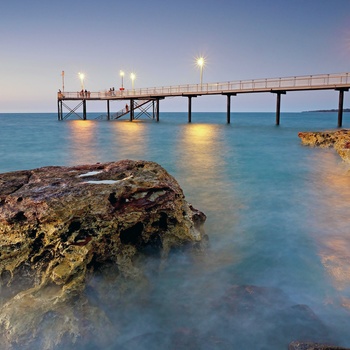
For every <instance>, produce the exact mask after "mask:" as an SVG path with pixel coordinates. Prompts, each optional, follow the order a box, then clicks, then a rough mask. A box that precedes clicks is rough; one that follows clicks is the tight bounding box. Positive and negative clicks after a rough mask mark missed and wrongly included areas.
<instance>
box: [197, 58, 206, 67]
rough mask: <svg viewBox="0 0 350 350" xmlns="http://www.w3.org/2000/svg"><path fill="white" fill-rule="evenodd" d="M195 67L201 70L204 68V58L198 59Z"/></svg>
mask: <svg viewBox="0 0 350 350" xmlns="http://www.w3.org/2000/svg"><path fill="white" fill-rule="evenodd" d="M197 65H198V66H199V67H200V68H202V67H203V66H204V57H199V58H198V59H197Z"/></svg>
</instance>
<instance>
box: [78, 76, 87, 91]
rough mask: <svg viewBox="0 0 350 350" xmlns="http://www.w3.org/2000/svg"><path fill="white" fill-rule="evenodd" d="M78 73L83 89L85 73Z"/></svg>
mask: <svg viewBox="0 0 350 350" xmlns="http://www.w3.org/2000/svg"><path fill="white" fill-rule="evenodd" d="M78 75H79V78H80V84H81V89H82V90H83V91H84V78H85V75H84V73H80V72H79V73H78Z"/></svg>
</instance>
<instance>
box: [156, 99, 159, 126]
mask: <svg viewBox="0 0 350 350" xmlns="http://www.w3.org/2000/svg"><path fill="white" fill-rule="evenodd" d="M156 102H157V103H156V121H157V122H159V97H158V98H157V99H156Z"/></svg>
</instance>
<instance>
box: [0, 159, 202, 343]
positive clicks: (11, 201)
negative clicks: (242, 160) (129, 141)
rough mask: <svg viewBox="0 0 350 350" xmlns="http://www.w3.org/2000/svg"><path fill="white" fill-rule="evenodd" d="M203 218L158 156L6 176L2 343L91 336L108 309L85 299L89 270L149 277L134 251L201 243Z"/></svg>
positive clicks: (0, 213)
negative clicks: (104, 268)
mask: <svg viewBox="0 0 350 350" xmlns="http://www.w3.org/2000/svg"><path fill="white" fill-rule="evenodd" d="M204 221H205V215H204V214H203V213H201V212H199V211H197V210H195V209H193V208H192V207H191V205H189V204H188V203H187V202H186V200H185V198H184V195H183V192H182V190H181V188H180V186H179V185H178V183H177V182H176V180H175V179H174V178H173V177H172V176H170V175H169V174H168V173H167V172H166V171H165V170H164V169H163V168H162V167H160V166H159V165H158V164H156V163H153V162H146V161H130V160H125V161H120V162H113V163H106V164H95V165H84V166H75V167H44V168H39V169H34V170H26V171H17V172H10V173H4V174H0V276H1V278H0V341H1V342H2V344H6V348H9V349H11V347H13V348H16V346H22V345H23V344H29V345H28V348H30V344H31V341H32V340H33V339H35V338H38V337H40V338H41V343H40V346H41V347H42V348H43V349H46V348H47V349H50V348H53V347H54V346H56V345H57V344H60V342H61V341H62V339H66V340H68V341H69V342H74V341H75V340H76V339H77V338H81V337H83V336H84V332H85V333H89V332H90V333H91V330H92V329H94V327H95V326H96V324H94V319H96V320H98V322H97V323H98V325H99V326H100V327H101V329H103V330H107V329H108V326H109V322H108V319H107V318H106V317H105V316H104V314H103V312H102V311H101V310H97V309H96V308H94V307H92V306H90V305H88V303H87V302H84V301H83V302H82V301H81V295H82V292H83V291H84V288H85V282H86V279H87V276H89V274H91V273H92V272H93V271H94V269H95V268H96V266H101V265H102V264H105V263H107V264H110V263H112V264H115V266H116V267H117V270H118V274H119V276H120V278H121V279H130V278H132V279H138V280H144V279H145V277H144V276H143V274H142V270H141V269H140V268H139V267H138V266H137V264H135V263H134V260H135V258H136V257H137V256H138V255H140V254H143V253H144V254H149V252H150V251H152V252H155V253H157V254H160V255H161V256H162V257H166V255H167V254H168V252H169V251H170V250H171V249H172V248H176V247H179V246H182V245H184V244H188V243H189V244H196V245H198V244H199V242H201V240H202V238H203V237H204V233H203V230H202V225H203V223H204ZM79 298H80V299H79ZM78 299H79V300H80V301H79V306H78V305H77V304H76V303H77V300H78ZM67 305H69V306H67ZM79 315H80V316H79ZM45 319H49V320H50V322H47V324H48V325H46V323H45ZM49 329H55V332H53V331H51V332H50V331H49ZM94 337H95V336H94ZM102 338H103V336H102ZM100 346H103V344H102V345H101V344H100ZM22 348H26V347H22Z"/></svg>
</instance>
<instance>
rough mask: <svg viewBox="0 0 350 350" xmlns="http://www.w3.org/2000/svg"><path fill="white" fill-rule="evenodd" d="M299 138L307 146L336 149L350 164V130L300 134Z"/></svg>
mask: <svg viewBox="0 0 350 350" xmlns="http://www.w3.org/2000/svg"><path fill="white" fill-rule="evenodd" d="M298 136H299V137H300V139H301V142H302V143H303V144H304V145H307V146H317V147H334V148H335V150H336V151H337V152H338V154H339V155H340V156H341V158H342V159H343V160H344V161H346V162H349V163H350V130H346V129H342V130H335V131H318V132H299V134H298Z"/></svg>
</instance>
